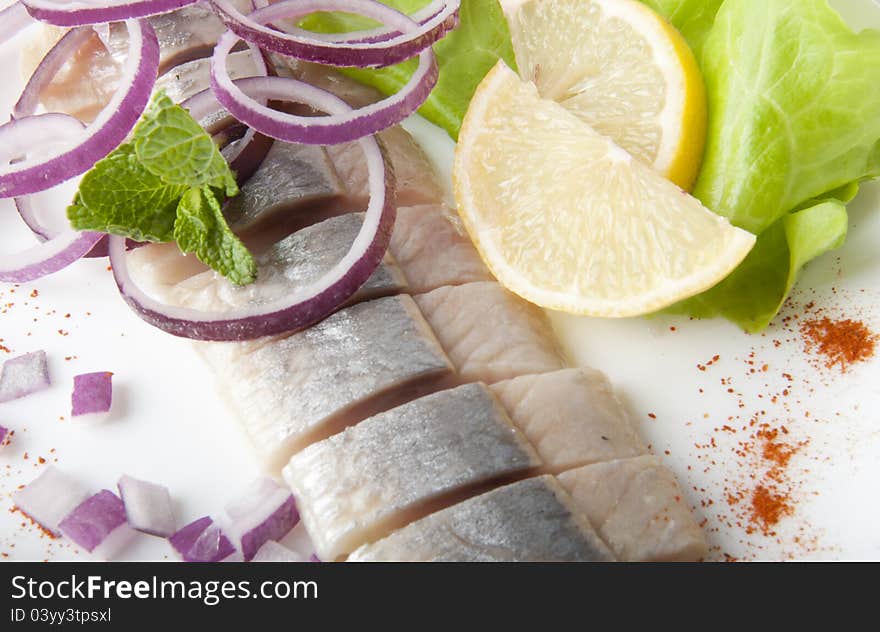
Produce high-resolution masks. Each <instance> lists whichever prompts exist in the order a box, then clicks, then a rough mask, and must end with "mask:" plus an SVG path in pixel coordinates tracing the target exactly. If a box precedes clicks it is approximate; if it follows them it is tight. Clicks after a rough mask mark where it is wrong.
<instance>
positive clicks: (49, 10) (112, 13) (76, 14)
mask: <svg viewBox="0 0 880 632" xmlns="http://www.w3.org/2000/svg"><path fill="white" fill-rule="evenodd" d="M20 2H21V4H22V5H24V6H25V7H26V8H27V11H28V13H30V14H31V15H32V16H33V17H35V18H36V19H38V20H40V21H42V22H46V23H47V24H54V25H55V26H88V25H90V24H103V23H105V22H118V21H120V20H131V19H134V18H146V17H149V16H151V15H159V14H160V13H168V12H169V11H174V10H176V9H182V8H183V7H187V6H189V5H191V4H195V3H196V2H199V0H20Z"/></svg>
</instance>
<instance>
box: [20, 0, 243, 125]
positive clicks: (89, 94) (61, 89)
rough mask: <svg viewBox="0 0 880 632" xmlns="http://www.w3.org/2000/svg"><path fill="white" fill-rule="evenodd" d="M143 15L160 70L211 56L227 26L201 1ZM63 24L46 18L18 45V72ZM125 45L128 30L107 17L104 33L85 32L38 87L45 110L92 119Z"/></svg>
mask: <svg viewBox="0 0 880 632" xmlns="http://www.w3.org/2000/svg"><path fill="white" fill-rule="evenodd" d="M232 2H233V4H235V5H236V6H237V7H238V8H239V9H241V10H243V11H246V12H249V11H250V9H249V8H248V7H250V6H251V2H250V0H232ZM144 19H146V20H147V21H148V22H149V23H150V25H151V26H152V27H153V29H154V30H155V31H156V37H157V39H158V40H159V73H160V74H164V73H166V72H167V71H168V70H169V69H171V68H173V67H174V66H177V65H179V64H183V63H186V62H189V61H192V60H194V59H198V58H204V57H210V55H211V52H212V50H213V48H214V45H215V44H216V42H217V39H218V38H219V37H220V36H221V35H222V34H223V33H224V32H225V31H226V26H225V25H224V24H223V22H222V21H221V20H220V18H218V17H217V14H216V13H214V11H213V10H211V8H210V7H209V6H207V5H206V4H203V3H199V4H195V5H191V6H188V7H184V8H182V9H177V10H175V11H172V12H169V13H165V14H161V15H155V16H151V17H148V18H144ZM67 30H68V29H65V28H60V27H55V26H50V25H47V24H41V25H40V26H39V28H38V29H35V31H34V33H33V34H32V36H31V38H30V40H29V41H27V42H25V44H24V47H23V51H22V58H21V66H22V75H23V77H25V78H26V77H29V76H30V75H31V73H32V72H33V70H34V69H35V68H36V67H37V65H38V64H39V62H40V60H41V59H42V58H43V56H44V55H45V54H46V53H47V52H49V49H51V48H52V46H54V45H55V43H56V42H57V41H58V40H59V39H61V37H62V35H64V33H66V32H67ZM127 47H128V32H127V31H126V29H125V26H124V25H123V24H122V23H121V22H119V23H111V24H110V26H109V30H108V33H107V37H105V38H103V39H102V38H101V37H99V36H98V35H97V34H95V35H93V36H92V37H90V39H89V40H88V42H86V44H85V45H83V46H82V47H81V48H80V49H79V50H78V51H77V52H76V54H75V55H73V57H72V58H71V60H70V63H68V64H67V65H66V67H65V68H63V69H62V70H61V72H59V73H58V75H57V76H56V78H55V80H53V81H52V83H51V84H50V85H49V86H48V87H47V88H46V90H44V91H43V94H42V95H41V98H42V102H43V105H45V106H46V110H47V111H49V112H61V113H63V114H69V115H71V116H74V117H76V118H78V119H80V120H82V121H83V122H86V123H88V122H91V121H92V120H93V119H94V118H95V116H97V114H98V113H99V112H100V111H101V109H102V108H103V107H104V106H105V105H106V104H107V102H108V101H109V100H110V98H111V97H112V95H113V92H114V91H115V90H116V87H117V84H118V82H119V79H120V77H121V75H122V63H123V61H124V59H125V55H126V53H127Z"/></svg>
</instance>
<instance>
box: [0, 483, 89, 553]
mask: <svg viewBox="0 0 880 632" xmlns="http://www.w3.org/2000/svg"><path fill="white" fill-rule="evenodd" d="M88 497H89V491H88V490H87V489H86V488H85V487H84V486H83V485H81V484H80V483H79V481H77V480H76V479H74V478H71V477H70V476H67V475H66V474H64V473H63V472H61V470H59V469H57V468H56V467H53V466H49V467H48V468H46V470H45V471H44V472H43V473H42V474H40V476H39V477H38V478H36V479H35V480H33V481H31V482H30V483H29V484H28V485H27V486H26V487H24V488H22V489H20V490H18V491H17V492H15V493H14V494H13V495H12V501H13V502H14V503H15V506H16V507H17V508H18V509H19V510H20V511H21V512H22V513H24V514H25V515H26V516H28V517H29V518H31V519H32V520H33V521H34V522H36V523H37V524H39V525H40V526H41V527H43V528H44V529H46V530H47V531H48V532H50V533H52V534H53V535H55V536H59V535H61V532H60V530H59V527H58V525H59V523H60V522H61V521H62V520H64V518H66V517H67V515H68V514H69V513H70V512H71V511H73V510H74V509H75V508H76V507H77V506H78V505H79V504H80V503H82V502H83V501H84V500H86V499H87V498H88Z"/></svg>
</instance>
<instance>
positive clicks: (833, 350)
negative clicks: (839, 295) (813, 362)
mask: <svg viewBox="0 0 880 632" xmlns="http://www.w3.org/2000/svg"><path fill="white" fill-rule="evenodd" d="M800 331H801V336H802V337H803V339H804V344H805V347H806V350H807V351H808V352H811V353H818V354H820V355H822V356H824V357H825V366H826V367H827V368H829V369H830V368H832V367H834V366H835V365H839V366H840V370H841V372H843V373H846V371H848V370H849V368H850V367H851V366H852V365H853V364H856V363H858V362H864V361H865V360H868V359H870V358H871V357H873V355H874V350H875V347H876V345H877V335H876V334H874V333H873V332H871V330H870V329H868V327H867V326H866V325H865V324H864V323H863V322H861V321H857V320H852V319H845V320H831V319H830V318H828V317H827V316H823V317H822V318H816V319H813V320H808V321H806V322H804V323H802V324H801V329H800Z"/></svg>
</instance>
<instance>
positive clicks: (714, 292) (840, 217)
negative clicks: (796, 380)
mask: <svg viewBox="0 0 880 632" xmlns="http://www.w3.org/2000/svg"><path fill="white" fill-rule="evenodd" d="M847 225H848V218H847V213H846V204H845V203H843V202H841V201H840V200H834V199H829V200H827V201H824V202H820V203H818V204H816V205H815V206H811V207H809V208H806V209H803V210H800V211H796V212H794V213H791V214H790V215H786V216H785V217H783V218H782V219H780V220H779V221H777V222H776V223H775V224H773V225H772V226H770V228H768V229H767V230H765V231H764V232H763V233H761V235H760V236H759V237H758V241H757V243H756V244H755V247H754V248H753V249H752V251H751V252H750V253H749V255H748V256H747V257H746V258H745V260H744V261H743V262H742V263H741V264H740V265H739V267H738V268H737V269H736V270H735V271H734V272H733V274H731V275H730V276H729V277H727V278H726V279H724V280H723V281H722V282H721V283H719V284H718V285H716V286H715V287H714V288H712V289H711V290H709V291H707V292H704V293H702V294H700V295H698V296H695V297H693V298H691V299H688V300H687V301H684V302H682V303H679V304H678V305H677V306H674V307H673V308H671V309H670V310H669V311H670V312H672V313H684V314H688V315H690V316H694V317H695V318H713V317H715V316H724V317H725V318H727V319H729V320H731V321H733V322H735V323H736V324H738V325H739V326H740V327H742V328H743V329H745V330H746V331H748V332H751V333H756V332H759V331H761V330H763V329H764V328H765V327H767V325H768V324H769V323H770V321H772V320H773V318H774V317H775V316H776V314H777V313H778V312H779V310H780V309H781V308H782V305H783V303H785V299H786V298H787V297H788V295H789V293H790V292H791V290H792V288H793V287H794V284H795V283H796V282H797V278H798V275H799V273H800V271H801V268H803V266H804V265H806V264H807V263H809V262H810V261H812V260H813V259H815V258H816V257H819V256H821V255H823V254H825V253H827V252H829V251H831V250H834V249H835V248H839V247H840V246H842V245H843V242H844V241H845V240H846V233H847Z"/></svg>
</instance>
